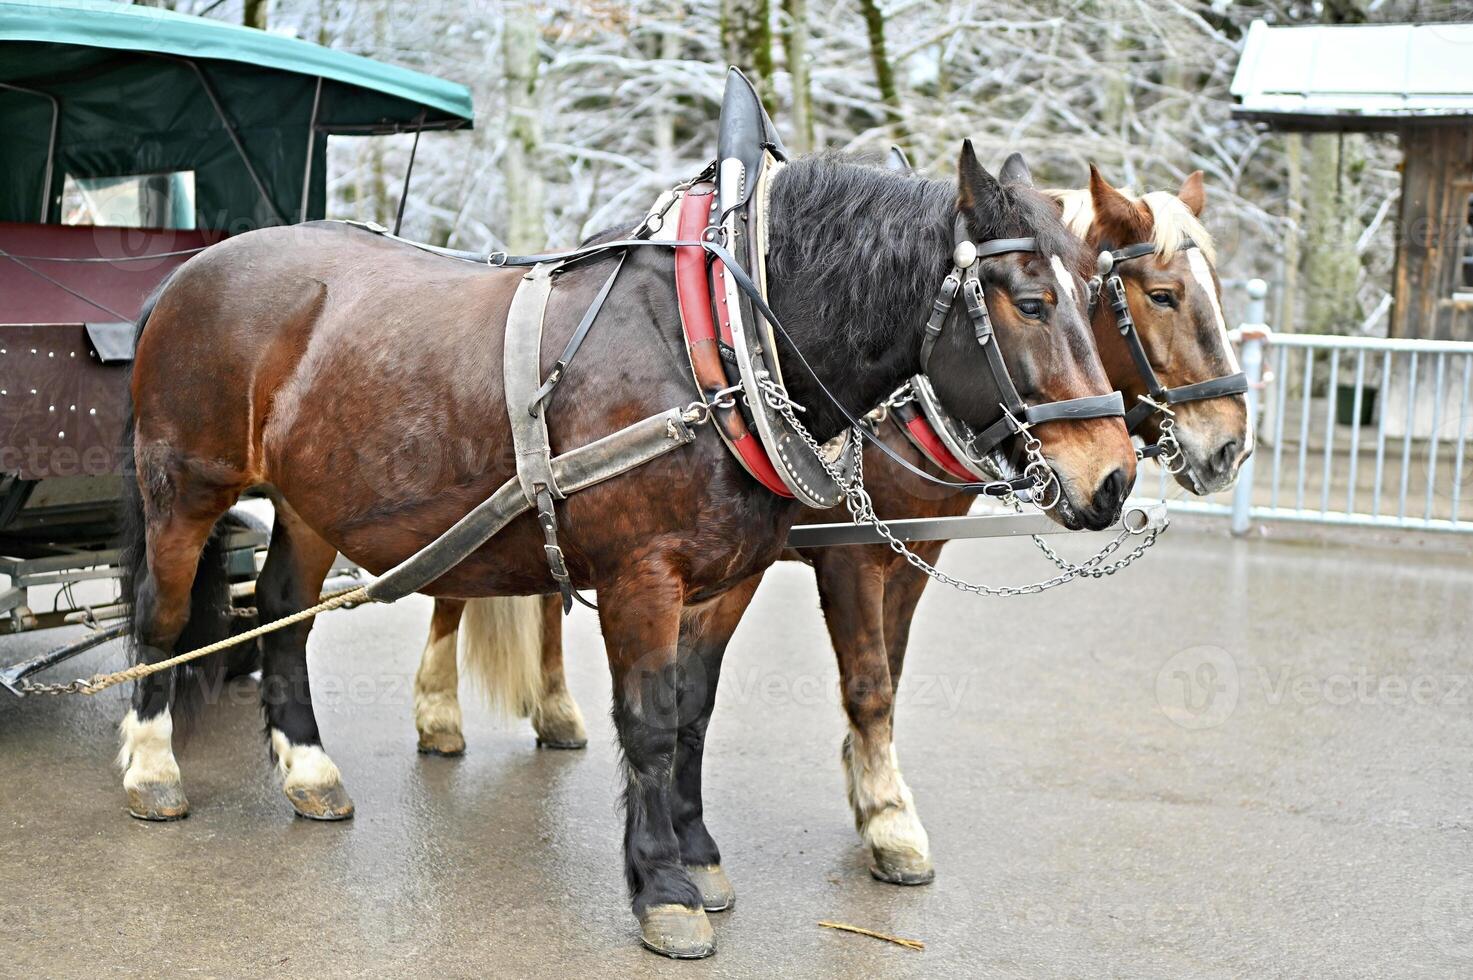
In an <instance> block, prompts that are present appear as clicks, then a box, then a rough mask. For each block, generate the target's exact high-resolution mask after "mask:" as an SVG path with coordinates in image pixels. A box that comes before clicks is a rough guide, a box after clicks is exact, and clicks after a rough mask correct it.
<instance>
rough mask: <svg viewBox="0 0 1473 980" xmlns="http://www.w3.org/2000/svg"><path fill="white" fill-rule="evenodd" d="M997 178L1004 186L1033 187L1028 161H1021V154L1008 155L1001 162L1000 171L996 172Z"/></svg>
mask: <svg viewBox="0 0 1473 980" xmlns="http://www.w3.org/2000/svg"><path fill="white" fill-rule="evenodd" d="M998 177H999V178H1000V179H1001V180H1002V182H1003V183H1004V184H1022V185H1023V186H1024V187H1032V186H1033V174H1032V173H1030V172H1029V171H1028V161H1027V160H1024V159H1023V154H1021V153H1016V152H1014V153H1009V154H1008V158H1007V159H1006V160H1004V161H1003V162H1002V170H1000V171H999V172H998Z"/></svg>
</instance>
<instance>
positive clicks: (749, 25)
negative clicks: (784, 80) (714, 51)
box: [721, 0, 776, 115]
mask: <svg viewBox="0 0 1473 980" xmlns="http://www.w3.org/2000/svg"><path fill="white" fill-rule="evenodd" d="M721 49H722V51H723V52H724V53H725V55H726V63H727V64H729V65H735V66H736V67H738V68H740V69H741V70H742V71H743V72H745V73H746V75H747V77H748V78H749V79H751V80H752V84H753V85H755V86H756V87H757V94H758V95H759V96H760V97H761V99H762V104H763V105H764V106H766V107H767V112H768V114H769V115H775V114H776V105H775V102H776V100H775V99H774V97H773V91H772V5H771V3H770V2H769V0H721Z"/></svg>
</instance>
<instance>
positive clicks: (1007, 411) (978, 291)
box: [921, 215, 1125, 461]
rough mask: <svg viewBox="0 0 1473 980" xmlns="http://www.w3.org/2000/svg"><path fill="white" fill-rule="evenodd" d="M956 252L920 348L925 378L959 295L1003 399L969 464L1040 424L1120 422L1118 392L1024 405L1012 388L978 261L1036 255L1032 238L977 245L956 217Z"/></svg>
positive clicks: (972, 443)
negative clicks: (994, 333) (1009, 256)
mask: <svg viewBox="0 0 1473 980" xmlns="http://www.w3.org/2000/svg"><path fill="white" fill-rule="evenodd" d="M953 240H954V242H955V247H954V248H953V250H952V268H951V271H950V272H949V273H947V275H946V278H945V279H944V280H942V282H941V287H940V288H939V289H938V290H937V292H936V298H935V300H934V301H933V302H932V304H931V315H930V317H929V318H928V319H927V320H926V332H925V339H924V340H922V342H921V374H922V375H926V374H927V366H928V365H929V363H930V359H931V352H932V350H933V349H934V348H935V346H936V341H937V339H939V338H940V336H941V331H942V329H943V327H944V326H945V324H946V320H947V317H948V316H950V314H951V310H952V307H953V306H954V305H955V303H956V297H957V294H958V293H960V294H961V295H962V297H963V299H964V300H965V303H966V315H967V318H968V319H969V320H970V321H971V324H972V335H973V336H974V337H975V338H976V340H977V344H978V346H980V347H981V348H982V351H983V353H984V354H985V355H986V358H987V369H988V372H989V373H990V374H991V375H992V381H993V383H994V384H995V385H996V386H997V390H998V393H999V395H1000V397H1001V402H1000V403H999V407H1000V408H1001V409H1002V416H1001V417H1000V418H999V419H998V420H997V421H995V422H993V423H992V424H991V425H989V426H988V427H987V428H985V429H983V430H982V431H981V432H977V433H971V434H970V438H969V440H968V445H967V449H968V452H969V454H970V455H971V456H972V458H973V459H974V460H976V461H981V460H982V459H983V458H984V457H986V456H987V455H988V454H989V453H991V452H992V451H993V450H994V449H996V448H997V447H998V446H1000V445H1001V444H1002V443H1003V442H1004V441H1005V440H1006V439H1008V438H1009V437H1011V436H1015V435H1021V434H1023V433H1025V432H1027V430H1028V429H1029V428H1031V427H1032V426H1034V425H1038V424H1039V423H1042V422H1055V421H1063V420H1071V421H1072V420H1079V419H1099V418H1120V417H1123V416H1124V415H1125V402H1124V400H1123V399H1122V398H1121V396H1120V392H1118V391H1111V392H1110V393H1109V394H1105V395H1086V396H1084V397H1082V398H1069V399H1065V400H1062V401H1054V402H1044V403H1042V404H1039V405H1028V404H1025V403H1024V401H1023V399H1022V397H1021V396H1019V394H1018V387H1017V385H1015V384H1014V383H1013V377H1012V374H1011V373H1010V372H1009V371H1008V366H1007V362H1006V361H1004V360H1003V356H1002V351H1001V349H1000V348H999V347H998V345H997V343H995V342H994V338H993V327H992V316H991V314H989V313H988V311H987V296H986V293H985V291H984V290H983V288H982V279H981V277H980V276H979V275H978V269H979V267H980V264H981V261H982V260H983V259H985V258H989V257H992V256H995V255H1005V254H1008V253H1010V252H1034V253H1037V252H1038V251H1039V248H1038V240H1037V239H1035V238H995V239H993V240H991V241H987V242H983V243H982V244H981V245H977V244H975V243H973V242H972V240H971V237H970V236H969V235H968V234H967V230H966V225H965V223H964V222H963V220H962V218H961V216H960V215H958V216H957V219H956V223H955V225H954V230H953Z"/></svg>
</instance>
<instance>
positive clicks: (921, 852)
mask: <svg viewBox="0 0 1473 980" xmlns="http://www.w3.org/2000/svg"><path fill="white" fill-rule="evenodd" d="M885 565H886V559H885V558H884V557H880V558H879V559H878V560H876V555H875V553H874V552H872V551H871V550H870V549H843V548H835V549H829V550H828V551H825V552H822V553H819V556H818V557H816V558H815V559H814V568H815V570H816V571H817V572H818V589H819V596H820V599H821V601H822V605H823V611H824V620H825V622H826V624H827V625H828V629H829V636H830V638H831V639H832V640H833V644H834V652H835V653H836V654H837V655H838V658H839V686H840V693H841V696H842V698H843V701H844V711H845V713H846V714H847V715H848V716H849V734H848V735H847V736H846V737H845V738H844V748H843V753H842V758H843V761H844V775H845V780H846V783H847V785H848V789H849V805H850V806H851V807H852V808H853V810H854V824H855V827H856V828H857V829H858V831H859V835H860V837H861V838H862V839H863V840H864V842H865V844H866V845H868V847H869V849H870V855H871V857H872V858H873V863H872V864H871V865H870V873H871V874H872V875H874V876H875V877H876V878H878V879H879V880H881V881H888V882H891V883H894V884H897V885H922V884H926V883H927V882H929V881H931V880H932V879H933V878H934V877H935V876H936V874H935V871H934V869H933V868H932V867H931V845H930V841H929V839H928V838H927V836H926V829H925V827H923V826H921V821H920V818H919V817H918V816H916V810H915V801H914V800H913V799H912V798H911V794H910V787H908V786H906V784H905V779H904V778H903V777H902V776H901V775H900V768H899V764H898V763H897V761H896V757H895V747H894V745H893V744H892V741H891V732H892V721H893V714H894V706H895V692H894V687H893V685H892V684H891V680H890V665H889V658H888V656H887V654H886V650H885V629H884V615H883V608H884V601H885V599H884V597H885V591H886V586H885V578H886V567H885Z"/></svg>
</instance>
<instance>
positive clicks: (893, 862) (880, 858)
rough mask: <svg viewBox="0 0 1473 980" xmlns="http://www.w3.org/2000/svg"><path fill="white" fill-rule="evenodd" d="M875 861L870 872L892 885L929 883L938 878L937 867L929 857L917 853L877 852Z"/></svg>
mask: <svg viewBox="0 0 1473 980" xmlns="http://www.w3.org/2000/svg"><path fill="white" fill-rule="evenodd" d="M874 859H875V863H874V864H872V865H870V869H869V873H870V874H871V875H873V876H874V877H875V879H876V880H878V881H886V882H889V883H890V884H892V885H929V884H930V883H931V882H933V881H935V880H936V869H935V868H933V867H932V866H931V862H930V860H929V859H928V858H919V859H918V858H917V857H916V856H915V855H913V854H911V855H904V856H901V855H889V854H881V853H879V852H875V854H874Z"/></svg>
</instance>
